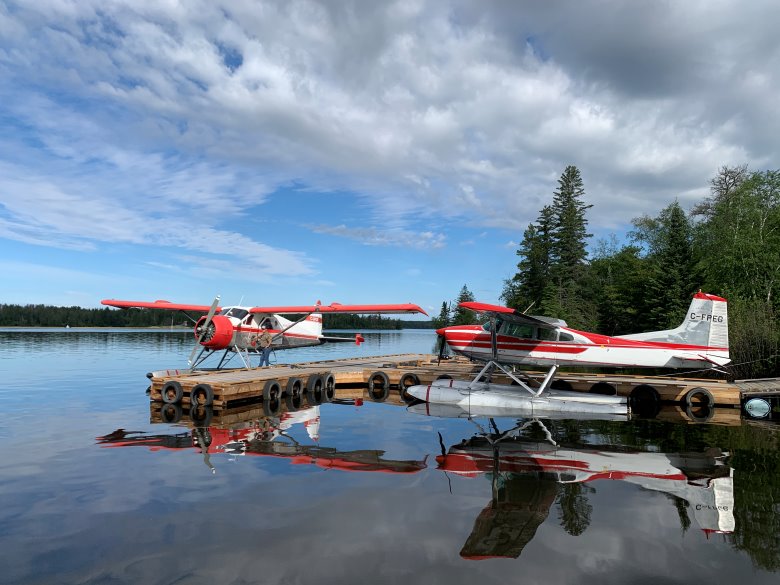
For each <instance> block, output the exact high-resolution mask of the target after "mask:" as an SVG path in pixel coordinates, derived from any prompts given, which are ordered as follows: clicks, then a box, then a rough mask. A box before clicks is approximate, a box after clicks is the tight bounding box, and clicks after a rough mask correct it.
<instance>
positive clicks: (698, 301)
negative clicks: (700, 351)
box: [618, 292, 729, 361]
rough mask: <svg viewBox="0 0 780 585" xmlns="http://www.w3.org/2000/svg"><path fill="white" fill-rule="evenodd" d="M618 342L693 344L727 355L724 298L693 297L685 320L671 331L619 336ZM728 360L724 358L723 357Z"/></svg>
mask: <svg viewBox="0 0 780 585" xmlns="http://www.w3.org/2000/svg"><path fill="white" fill-rule="evenodd" d="M618 337H620V338H621V339H634V340H637V341H655V342H659V343H678V344H684V345H695V346H699V347H706V348H711V349H714V350H720V351H721V352H723V351H725V352H726V356H728V348H729V323H728V311H727V303H726V299H724V298H722V297H718V296H715V295H710V294H707V293H703V292H698V293H696V294H695V295H693V300H692V301H691V306H690V307H688V313H687V314H686V315H685V320H684V321H683V322H682V324H681V325H680V326H679V327H676V328H675V329H667V330H665V331H651V332H649V333H636V334H633V335H619V336H618ZM726 360H727V361H728V357H726Z"/></svg>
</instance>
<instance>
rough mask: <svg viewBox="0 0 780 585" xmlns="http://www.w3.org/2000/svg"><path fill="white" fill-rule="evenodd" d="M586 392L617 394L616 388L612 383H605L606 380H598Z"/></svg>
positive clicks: (607, 394) (606, 394) (605, 394)
mask: <svg viewBox="0 0 780 585" xmlns="http://www.w3.org/2000/svg"><path fill="white" fill-rule="evenodd" d="M588 392H590V393H591V394H603V395H604V396H617V388H615V387H614V386H613V385H612V384H607V383H606V382H598V383H596V384H593V386H591V387H590V390H588Z"/></svg>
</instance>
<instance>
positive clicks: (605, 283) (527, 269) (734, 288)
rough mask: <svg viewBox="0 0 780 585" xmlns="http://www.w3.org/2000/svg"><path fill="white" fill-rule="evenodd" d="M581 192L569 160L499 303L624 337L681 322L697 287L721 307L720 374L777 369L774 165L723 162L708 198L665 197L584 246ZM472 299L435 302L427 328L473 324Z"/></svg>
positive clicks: (778, 230)
mask: <svg viewBox="0 0 780 585" xmlns="http://www.w3.org/2000/svg"><path fill="white" fill-rule="evenodd" d="M591 207H592V205H590V204H588V203H587V202H586V200H585V187H584V183H583V180H582V177H581V174H580V171H579V169H577V167H575V166H567V167H566V169H565V170H564V171H563V173H562V175H561V177H560V179H559V180H558V188H557V189H556V190H555V191H554V192H553V194H552V200H551V202H550V203H549V204H548V205H544V206H543V207H542V209H541V210H540V211H539V214H538V217H537V219H536V220H535V221H534V222H531V223H530V224H529V225H528V227H527V228H526V230H525V231H524V233H523V237H522V240H521V242H520V245H519V247H518V249H517V251H516V254H517V256H518V263H517V271H516V273H515V274H514V275H513V276H512V277H510V278H508V279H506V280H505V281H504V282H503V289H502V294H501V298H502V300H503V301H504V302H505V303H506V304H507V306H510V307H512V308H515V309H517V310H519V311H523V312H526V311H528V312H529V314H533V315H542V316H548V317H557V318H561V319H564V320H565V321H566V322H567V323H568V325H569V326H570V327H573V328H575V329H583V330H588V331H598V332H599V333H603V334H607V335H622V334H629V333H638V332H642V331H653V330H662V329H667V328H673V327H676V326H677V325H679V324H680V323H681V322H682V320H683V319H684V316H685V311H686V309H687V308H688V305H689V303H690V300H691V295H692V294H693V293H695V292H696V291H698V290H703V291H705V292H708V293H712V294H716V295H719V296H723V297H725V298H726V299H727V300H728V302H729V338H730V350H731V356H732V365H731V366H730V371H731V374H732V376H734V377H735V378H750V377H764V376H775V375H777V372H778V365H780V360H779V359H778V355H779V354H780V326H779V323H778V310H779V309H780V301H779V300H778V295H776V294H775V287H776V286H778V281H779V280H780V170H764V171H751V170H749V169H748V167H747V165H742V166H736V167H722V168H721V169H720V170H719V172H718V174H717V175H716V176H715V177H714V178H713V179H712V180H711V181H710V195H709V196H708V197H707V198H705V199H704V200H703V201H701V202H699V203H698V204H697V205H695V206H694V207H693V209H692V210H691V211H690V212H688V213H686V212H685V211H684V210H683V209H682V207H681V206H680V204H679V202H678V201H673V202H671V203H670V204H669V205H667V206H666V207H665V208H663V209H662V210H661V211H660V213H659V214H658V215H657V216H655V217H652V216H648V215H643V216H641V217H637V218H634V219H633V220H632V226H633V229H632V230H631V231H630V232H629V233H628V234H627V238H626V241H625V242H622V243H620V242H618V240H617V238H616V237H615V236H612V237H611V238H610V239H608V240H601V241H598V242H596V243H595V245H594V246H593V247H592V252H591V253H590V254H589V253H588V242H589V239H590V238H591V237H592V235H591V234H589V233H588V218H587V212H588V210H589V209H590V208H591ZM468 300H474V296H473V294H472V293H471V292H470V291H469V290H468V288H467V286H466V285H464V286H463V288H462V289H461V291H460V294H459V295H458V297H457V299H455V301H454V302H447V301H445V302H443V303H442V308H441V312H440V314H439V315H438V316H437V317H436V318H435V319H434V324H435V325H436V326H439V327H441V326H444V325H449V324H465V323H468V322H473V320H474V317H473V315H469V314H468V313H469V312H468V311H465V312H464V311H463V309H460V308H459V307H457V304H458V303H460V302H463V301H468Z"/></svg>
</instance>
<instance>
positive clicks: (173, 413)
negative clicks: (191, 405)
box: [160, 403, 182, 423]
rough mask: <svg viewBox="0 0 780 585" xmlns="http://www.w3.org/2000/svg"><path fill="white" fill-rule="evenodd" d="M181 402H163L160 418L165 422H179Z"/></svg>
mask: <svg viewBox="0 0 780 585" xmlns="http://www.w3.org/2000/svg"><path fill="white" fill-rule="evenodd" d="M181 414H182V411H181V404H171V403H166V404H163V406H162V408H161V409H160V418H161V419H162V421H163V422H164V423H177V422H179V421H180V420H181Z"/></svg>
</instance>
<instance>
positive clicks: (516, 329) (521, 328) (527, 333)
mask: <svg viewBox="0 0 780 585" xmlns="http://www.w3.org/2000/svg"><path fill="white" fill-rule="evenodd" d="M501 334H502V335H509V336H510V337H519V338H521V339H533V337H534V328H533V326H532V325H526V324H518V323H503V324H502V326H501Z"/></svg>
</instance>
